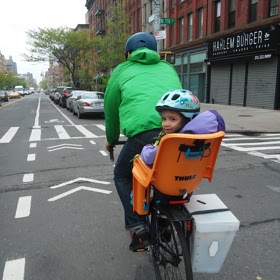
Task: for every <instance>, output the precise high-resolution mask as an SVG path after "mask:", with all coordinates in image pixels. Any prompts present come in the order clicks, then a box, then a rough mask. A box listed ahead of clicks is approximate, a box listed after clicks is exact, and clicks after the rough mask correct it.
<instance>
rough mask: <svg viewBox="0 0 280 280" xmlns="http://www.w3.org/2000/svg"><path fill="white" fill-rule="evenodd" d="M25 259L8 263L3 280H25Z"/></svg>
mask: <svg viewBox="0 0 280 280" xmlns="http://www.w3.org/2000/svg"><path fill="white" fill-rule="evenodd" d="M24 269H25V258H22V259H17V260H11V261H6V263H5V268H4V273H3V278H2V280H23V279H24Z"/></svg>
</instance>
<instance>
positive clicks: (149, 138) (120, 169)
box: [114, 129, 160, 228]
mask: <svg viewBox="0 0 280 280" xmlns="http://www.w3.org/2000/svg"><path fill="white" fill-rule="evenodd" d="M159 132H160V129H154V130H149V131H145V132H142V133H139V134H137V135H135V136H133V137H131V138H128V139H127V141H126V143H125V144H124V146H123V148H122V150H121V152H120V155H119V157H118V159H117V162H116V165H115V170H114V181H115V185H116V188H117V191H118V194H119V197H120V199H121V202H122V205H123V208H124V216H125V227H126V228H131V227H135V226H137V225H141V224H146V217H145V215H138V214H137V213H136V212H133V208H132V205H131V203H130V200H131V198H130V194H131V191H132V167H133V161H132V159H133V158H134V156H135V155H136V154H140V153H141V151H142V148H143V147H144V146H145V145H146V144H152V143H153V142H154V140H153V138H154V137H157V136H158V134H159Z"/></svg>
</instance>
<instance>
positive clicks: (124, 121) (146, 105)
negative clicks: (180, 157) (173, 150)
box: [104, 48, 182, 144]
mask: <svg viewBox="0 0 280 280" xmlns="http://www.w3.org/2000/svg"><path fill="white" fill-rule="evenodd" d="M181 88H182V85H181V82H180V79H179V77H178V75H177V73H176V71H175V70H174V68H173V66H172V65H170V64H169V63H168V62H166V61H163V60H160V56H159V54H158V53H157V52H155V51H152V50H149V49H147V48H140V49H138V50H136V51H134V52H133V53H132V54H131V55H130V56H129V58H128V61H126V62H123V63H121V64H120V65H118V66H117V67H116V69H115V70H114V71H113V73H112V76H111V77H110V80H109V82H108V85H107V88H106V92H105V100H104V111H105V123H106V137H107V141H108V143H109V144H112V143H113V142H115V141H117V140H118V139H119V136H120V131H121V132H122V133H123V134H124V135H125V136H126V137H132V136H134V135H136V134H138V133H140V132H143V131H146V130H151V129H154V128H160V127H161V118H160V116H159V114H158V112H157V111H156V110H155V105H156V103H157V102H158V101H159V99H160V98H161V97H162V95H163V94H164V93H166V92H167V91H169V90H171V89H181Z"/></svg>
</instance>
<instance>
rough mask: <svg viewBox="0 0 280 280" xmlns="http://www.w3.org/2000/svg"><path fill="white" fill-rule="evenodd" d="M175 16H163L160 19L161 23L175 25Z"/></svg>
mask: <svg viewBox="0 0 280 280" xmlns="http://www.w3.org/2000/svg"><path fill="white" fill-rule="evenodd" d="M174 21H175V20H174V18H161V19H160V23H161V24H170V25H173V24H174Z"/></svg>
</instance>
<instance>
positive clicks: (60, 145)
mask: <svg viewBox="0 0 280 280" xmlns="http://www.w3.org/2000/svg"><path fill="white" fill-rule="evenodd" d="M62 146H74V147H81V146H82V145H80V144H59V145H55V146H51V147H47V149H52V148H57V147H62Z"/></svg>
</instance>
